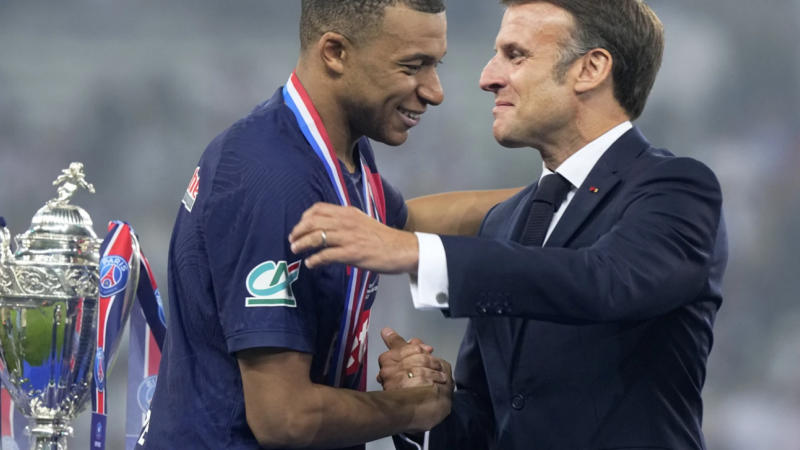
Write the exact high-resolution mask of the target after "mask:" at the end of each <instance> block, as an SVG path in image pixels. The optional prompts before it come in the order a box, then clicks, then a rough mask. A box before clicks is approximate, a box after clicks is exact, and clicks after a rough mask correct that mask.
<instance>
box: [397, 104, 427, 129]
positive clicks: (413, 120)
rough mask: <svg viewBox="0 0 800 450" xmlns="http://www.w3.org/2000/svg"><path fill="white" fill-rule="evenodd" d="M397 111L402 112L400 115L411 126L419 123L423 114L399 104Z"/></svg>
mask: <svg viewBox="0 0 800 450" xmlns="http://www.w3.org/2000/svg"><path fill="white" fill-rule="evenodd" d="M397 111H398V112H399V113H400V117H402V118H403V122H404V123H405V124H406V126H408V127H409V128H410V127H413V126H415V125H417V124H418V123H419V119H420V116H422V113H418V112H413V111H409V110H407V109H405V108H401V107H399V106H398V107H397Z"/></svg>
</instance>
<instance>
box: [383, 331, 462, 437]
mask: <svg viewBox="0 0 800 450" xmlns="http://www.w3.org/2000/svg"><path fill="white" fill-rule="evenodd" d="M381 337H382V338H383V342H384V343H385V344H386V347H387V348H388V350H387V351H385V352H384V353H382V354H381V355H380V356H379V357H378V365H379V366H380V371H379V372H378V376H377V381H378V383H380V384H381V386H383V390H384V391H396V390H399V389H407V388H416V389H421V390H424V391H426V392H427V395H425V397H424V399H423V400H422V401H421V402H420V403H418V405H417V408H416V413H415V416H416V417H414V420H413V422H412V424H413V425H412V426H411V427H410V428H409V430H408V431H409V432H421V431H426V430H429V429H431V428H433V427H434V426H435V425H437V424H438V423H439V422H441V421H442V420H444V418H445V417H447V416H448V415H449V414H450V407H451V403H452V395H453V374H452V369H451V367H450V363H448V362H447V361H445V360H444V359H441V358H436V357H434V356H433V347H431V346H430V345H428V344H425V343H424V342H422V340H420V339H419V338H413V339H411V340H409V341H406V340H405V339H404V338H403V337H401V336H400V335H399V334H397V332H395V331H394V330H393V329H391V328H384V329H383V330H381Z"/></svg>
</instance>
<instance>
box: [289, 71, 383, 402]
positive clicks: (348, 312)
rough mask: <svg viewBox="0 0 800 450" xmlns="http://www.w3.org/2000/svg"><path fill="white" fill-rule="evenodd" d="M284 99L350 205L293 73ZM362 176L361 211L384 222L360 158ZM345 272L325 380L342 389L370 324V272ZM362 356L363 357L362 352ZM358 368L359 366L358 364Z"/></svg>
mask: <svg viewBox="0 0 800 450" xmlns="http://www.w3.org/2000/svg"><path fill="white" fill-rule="evenodd" d="M283 99H284V102H285V103H286V106H288V107H289V109H291V110H292V112H293V113H294V115H295V118H296V119H297V124H298V126H299V127H300V130H301V131H302V132H303V135H304V136H305V138H306V140H307V141H308V143H309V145H311V148H312V149H313V150H314V153H316V155H317V156H318V157H319V159H320V161H322V164H323V166H324V167H325V171H326V172H327V173H328V178H329V179H330V181H331V184H332V185H333V187H334V190H335V191H336V194H337V196H338V197H339V204H340V205H342V206H352V202H351V201H350V197H349V195H348V193H347V185H346V184H345V182H344V176H343V172H342V167H341V164H340V163H339V159H338V157H337V156H336V151H335V149H334V148H333V145H331V142H330V138H329V137H328V132H327V131H326V130H325V125H324V124H323V123H322V119H321V118H320V116H319V113H318V112H317V110H316V108H315V107H314V105H313V103H312V102H311V98H310V97H309V95H308V92H306V90H305V88H304V87H303V85H302V84H301V83H300V80H299V79H298V78H297V74H296V73H294V72H292V75H291V76H290V77H289V81H287V82H286V85H285V86H284V87H283ZM361 176H362V185H363V189H364V192H363V196H362V198H363V201H364V212H365V213H367V214H368V215H369V216H370V217H372V218H374V219H376V220H379V221H382V222H385V220H386V217H385V206H384V204H385V200H384V197H383V187H382V186H381V185H380V177H379V176H378V175H377V174H373V173H372V172H371V171H370V169H369V167H368V166H367V162H366V161H365V160H364V158H363V155H362V157H361ZM347 273H348V280H347V294H346V299H345V310H344V314H343V315H342V321H341V325H340V327H339V332H338V333H337V336H336V345H335V347H334V352H333V358H332V359H329V364H331V363H332V364H333V365H332V366H330V365H329V366H328V367H329V370H328V371H327V376H328V380H329V383H330V384H331V385H332V386H341V383H342V377H343V375H349V374H352V372H353V371H354V369H352V366H353V365H352V364H347V363H348V358H349V357H350V355H351V353H352V352H351V350H352V347H353V346H354V344H356V343H357V342H358V343H360V342H361V341H364V342H363V345H366V339H365V336H366V331H367V330H366V327H367V325H368V322H369V310H367V311H364V301H365V299H366V296H367V284H368V282H369V279H370V272H369V271H367V270H362V269H359V268H357V267H350V266H348V267H347ZM376 276H377V275H376ZM359 337H361V339H359ZM361 353H362V354H363V352H361ZM359 363H360V361H359ZM357 365H358V366H360V364H357ZM330 369H333V370H330ZM348 369H349V370H348ZM364 381H365V379H364V377H363V376H362V380H361V381H360V382H359V384H360V388H361V389H362V390H363V389H364V388H365V387H366V383H365V382H364Z"/></svg>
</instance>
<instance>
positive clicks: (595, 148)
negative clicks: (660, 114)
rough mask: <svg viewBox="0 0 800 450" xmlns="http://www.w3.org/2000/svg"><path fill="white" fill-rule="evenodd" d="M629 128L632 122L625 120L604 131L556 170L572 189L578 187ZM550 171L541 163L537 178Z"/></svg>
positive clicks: (631, 126)
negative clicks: (540, 172) (539, 174)
mask: <svg viewBox="0 0 800 450" xmlns="http://www.w3.org/2000/svg"><path fill="white" fill-rule="evenodd" d="M631 128H633V124H632V123H631V122H630V121H628V120H626V121H625V122H622V123H621V124H619V125H617V126H615V127H614V128H612V129H610V130H608V131H606V132H605V133H603V134H602V135H601V136H600V137H598V138H597V139H595V140H593V141H592V142H589V143H588V144H586V146H584V147H583V148H581V149H580V150H578V151H577V152H575V153H573V154H572V155H570V157H569V158H567V159H566V160H565V161H564V162H563V163H561V165H560V166H558V168H557V169H556V172H558V173H559V174H560V175H561V176H562V177H564V178H566V179H567V181H569V182H570V183H571V184H572V188H573V189H576V188H578V187H580V186H581V185H582V184H583V181H584V180H585V179H586V177H588V176H589V172H591V171H592V168H593V167H594V165H595V164H597V161H598V160H599V159H600V157H602V156H603V154H604V153H605V152H606V150H608V149H609V148H610V147H611V145H612V144H613V143H614V142H616V141H617V139H619V138H620V136H622V135H623V134H625V133H626V132H627V131H628V130H630V129H631ZM551 173H553V172H552V171H550V169H548V168H547V167H545V165H544V163H542V176H541V177H540V178H539V179H540V180H541V179H542V178H543V177H544V176H545V175H549V174H551Z"/></svg>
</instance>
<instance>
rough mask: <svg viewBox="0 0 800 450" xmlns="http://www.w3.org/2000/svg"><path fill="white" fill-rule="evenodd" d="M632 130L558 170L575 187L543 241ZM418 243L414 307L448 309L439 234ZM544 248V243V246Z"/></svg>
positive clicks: (621, 129) (605, 139) (607, 138)
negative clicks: (609, 153)
mask: <svg viewBox="0 0 800 450" xmlns="http://www.w3.org/2000/svg"><path fill="white" fill-rule="evenodd" d="M631 128H633V125H632V124H631V123H630V122H629V121H625V122H623V123H621V124H619V125H617V126H616V127H614V128H612V129H610V130H608V131H607V132H605V133H604V134H603V135H602V136H600V137H598V138H597V139H595V140H593V141H592V142H590V143H588V144H586V146H585V147H583V148H581V149H580V150H578V151H577V152H575V153H573V154H572V155H571V156H570V157H569V158H567V160H566V161H564V162H563V163H561V165H560V166H559V167H558V168H557V169H556V172H557V173H559V174H560V175H561V176H563V177H564V178H566V179H567V181H569V182H570V184H572V187H571V188H570V190H569V193H567V198H566V199H564V201H563V202H562V203H561V206H560V207H559V208H558V210H557V211H556V212H555V213H554V214H553V220H552V221H551V222H550V227H549V228H548V229H547V235H546V236H545V239H544V242H545V243H546V242H547V239H549V238H550V233H552V232H553V230H554V229H555V227H556V225H557V224H558V221H559V220H560V219H561V216H562V215H564V211H566V209H567V207H568V206H569V204H570V202H571V201H572V198H573V197H575V193H576V192H577V190H578V188H579V187H580V186H581V185H582V184H583V181H584V180H585V179H586V177H587V176H589V172H591V171H592V168H594V165H595V164H596V163H597V161H598V160H599V159H600V157H601V156H603V154H604V153H605V152H606V150H608V149H609V147H611V145H612V144H613V143H614V142H616V140H617V139H619V138H620V136H622V135H623V134H625V132H627V131H628V130H630V129H631ZM551 173H553V172H551V171H550V170H548V169H547V167H545V166H544V163H542V175H541V177H540V178H539V180H541V179H542V178H543V177H544V176H545V175H549V174H551ZM415 234H416V235H417V240H418V241H419V267H418V269H417V274H418V275H417V276H416V277H414V276H412V277H411V299H412V301H413V302H414V308H416V309H419V310H425V309H447V308H449V306H450V304H449V297H448V293H449V282H448V275H447V255H445V252H444V246H443V245H442V240H441V239H440V238H439V236H438V235H435V234H428V233H415ZM542 245H544V243H543V244H542Z"/></svg>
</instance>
